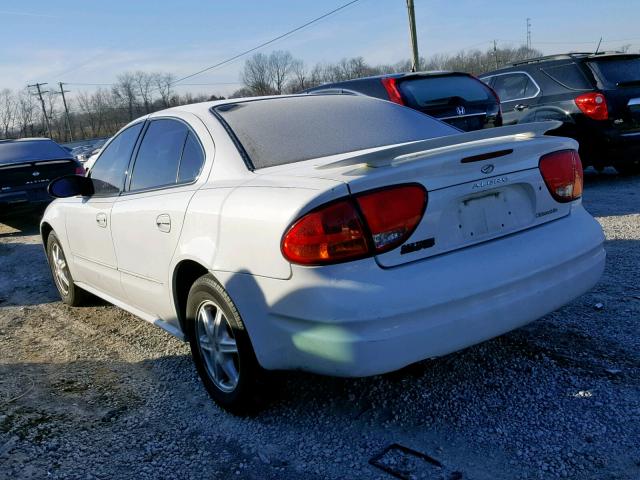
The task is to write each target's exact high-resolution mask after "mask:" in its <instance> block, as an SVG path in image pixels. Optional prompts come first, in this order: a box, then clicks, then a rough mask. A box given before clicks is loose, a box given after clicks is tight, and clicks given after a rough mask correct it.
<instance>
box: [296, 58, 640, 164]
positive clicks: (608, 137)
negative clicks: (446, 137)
mask: <svg viewBox="0 0 640 480" xmlns="http://www.w3.org/2000/svg"><path fill="white" fill-rule="evenodd" d="M479 79H480V80H482V81H483V82H485V84H486V86H484V88H483V86H481V85H482V84H480V82H479V81H478V79H476V78H475V77H473V76H471V75H468V74H463V73H457V72H426V73H424V72H422V73H406V74H391V75H379V76H375V77H367V78H360V79H355V80H348V81H343V82H335V83H329V84H325V85H321V86H318V87H315V88H312V89H309V90H307V92H308V93H339V94H360V95H369V96H372V97H377V98H382V99H385V100H390V101H392V102H396V103H399V104H401V105H406V106H408V107H411V108H414V109H416V110H419V111H421V112H423V113H427V114H429V115H431V116H433V117H435V118H438V119H440V120H443V121H445V122H447V123H449V124H451V125H453V126H455V127H457V128H460V129H461V130H464V131H471V130H477V129H480V128H487V127H495V126H500V125H502V124H504V125H512V124H516V123H528V122H536V121H544V120H558V121H560V122H562V125H561V126H560V127H559V128H558V129H557V130H556V131H555V132H553V134H555V135H559V136H566V137H570V138H574V139H575V140H578V142H580V155H581V157H582V159H583V161H584V164H585V166H589V165H593V166H594V167H595V168H596V169H599V170H601V169H603V168H604V167H606V166H609V165H612V166H614V167H615V168H616V170H618V171H619V172H620V173H625V174H632V173H639V172H640V55H638V54H625V53H618V52H614V53H571V54H563V55H552V56H546V57H540V58H534V59H529V60H525V61H522V62H517V63H515V64H513V65H510V66H507V67H504V68H501V69H498V70H495V71H491V72H486V73H483V74H481V75H480V76H479Z"/></svg>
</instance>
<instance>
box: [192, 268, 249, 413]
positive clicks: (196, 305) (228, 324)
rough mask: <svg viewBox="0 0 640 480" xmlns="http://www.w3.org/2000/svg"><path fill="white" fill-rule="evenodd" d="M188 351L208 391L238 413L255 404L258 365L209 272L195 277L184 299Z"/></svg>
mask: <svg viewBox="0 0 640 480" xmlns="http://www.w3.org/2000/svg"><path fill="white" fill-rule="evenodd" d="M187 321H188V322H189V324H188V330H189V332H188V333H189V343H190V346H191V354H192V356H193V360H194V362H195V364H196V368H197V370H198V374H199V375H200V378H201V379H202V382H203V383H204V385H205V387H206V389H207V391H208V392H209V395H210V396H211V398H213V400H215V401H216V402H217V403H218V404H219V405H220V406H222V407H223V408H225V409H227V410H229V411H231V412H233V413H238V414H244V413H250V411H251V410H252V409H254V408H255V407H257V406H258V403H259V402H258V387H259V384H260V380H261V377H262V369H261V368H260V366H259V365H258V362H257V360H256V356H255V353H254V351H253V347H252V345H251V341H250V340H249V335H248V334H247V331H246V329H245V328H244V324H243V323H242V320H241V318H240V314H239V313H238V310H237V309H236V307H235V305H234V304H233V302H232V301H231V298H230V297H229V295H227V293H226V292H225V291H224V289H223V288H222V286H221V285H220V284H219V283H218V282H217V281H216V280H215V279H214V278H213V276H211V275H204V276H202V277H200V278H199V279H198V280H196V281H195V283H194V284H193V286H192V287H191V290H190V291H189V297H188V300H187Z"/></svg>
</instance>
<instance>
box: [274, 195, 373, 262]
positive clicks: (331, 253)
mask: <svg viewBox="0 0 640 480" xmlns="http://www.w3.org/2000/svg"><path fill="white" fill-rule="evenodd" d="M282 253H283V254H284V256H285V258H287V259H288V260H290V261H291V262H293V263H301V264H303V265H320V264H326V263H337V262H341V261H344V260H352V259H355V258H359V257H364V256H366V255H368V253H369V247H368V245H367V241H366V238H365V232H364V227H363V224H362V219H361V218H360V215H359V214H358V212H357V210H356V207H355V205H354V204H353V202H352V201H351V200H350V199H346V200H341V201H339V202H335V203H331V204H329V205H326V206H323V207H321V208H318V209H316V210H314V211H312V212H310V213H308V214H306V215H305V216H304V217H302V218H301V219H299V220H298V221H297V222H295V223H294V224H293V225H292V226H291V228H290V229H289V231H288V232H287V234H286V235H285V236H284V238H283V239H282Z"/></svg>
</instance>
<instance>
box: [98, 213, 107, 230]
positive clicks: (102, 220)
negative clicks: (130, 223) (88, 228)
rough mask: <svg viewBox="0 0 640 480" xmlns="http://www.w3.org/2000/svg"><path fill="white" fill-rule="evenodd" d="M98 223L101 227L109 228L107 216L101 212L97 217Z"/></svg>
mask: <svg viewBox="0 0 640 480" xmlns="http://www.w3.org/2000/svg"><path fill="white" fill-rule="evenodd" d="M96 223H97V224H98V226H99V227H102V228H107V214H106V213H103V212H100V213H98V214H97V215H96Z"/></svg>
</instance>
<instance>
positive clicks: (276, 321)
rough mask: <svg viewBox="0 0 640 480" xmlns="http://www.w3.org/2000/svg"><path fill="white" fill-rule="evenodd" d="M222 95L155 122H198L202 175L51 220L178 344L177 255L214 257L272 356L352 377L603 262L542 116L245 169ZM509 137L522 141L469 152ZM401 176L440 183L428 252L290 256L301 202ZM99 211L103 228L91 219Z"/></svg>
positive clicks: (511, 317) (429, 214)
mask: <svg viewBox="0 0 640 480" xmlns="http://www.w3.org/2000/svg"><path fill="white" fill-rule="evenodd" d="M216 104H217V102H212V103H205V104H196V105H191V106H185V107H178V108H175V109H169V110H166V111H164V112H158V113H156V114H152V115H151V116H149V118H158V117H176V118H180V119H182V120H183V121H185V122H187V123H188V124H189V125H190V126H191V128H192V129H193V130H194V131H195V132H196V133H197V135H198V137H199V138H200V141H201V142H202V144H203V147H204V150H205V153H206V160H205V165H204V167H203V169H202V172H201V174H200V176H199V178H198V179H197V181H196V182H195V183H193V184H191V185H186V186H177V187H172V188H166V189H156V190H151V191H147V192H139V193H126V194H122V195H120V196H117V197H110V198H108V199H102V198H101V199H97V198H96V199H88V200H87V199H81V198H70V199H63V200H56V201H55V202H53V203H52V204H51V205H50V206H49V207H48V209H47V211H46V212H45V215H44V217H43V231H44V230H45V229H46V228H49V227H50V228H52V229H53V230H55V231H56V233H57V235H58V236H59V237H60V240H61V242H62V246H63V249H64V250H65V251H66V252H68V253H69V254H68V255H67V257H68V258H70V259H71V260H70V261H69V268H70V270H71V273H72V275H73V277H74V279H75V280H76V283H77V284H78V285H79V286H81V287H82V288H85V289H87V290H88V291H90V292H92V293H94V294H96V295H98V296H101V297H103V298H105V299H106V300H108V301H110V302H112V303H114V304H116V305H118V306H120V307H121V308H124V309H126V310H128V311H130V312H132V313H133V314H135V315H137V316H139V317H141V318H143V319H145V320H147V321H149V322H152V323H155V324H157V325H159V326H161V327H162V328H165V329H166V330H167V331H169V332H170V333H172V334H174V335H176V336H178V337H180V338H184V332H183V331H182V325H181V322H180V318H181V313H180V312H178V307H177V304H176V295H175V291H174V289H175V285H174V283H175V281H174V279H175V271H176V268H177V267H178V266H179V265H180V264H181V262H184V261H192V262H196V263H198V264H199V265H201V266H203V267H204V268H205V269H206V270H208V271H209V272H211V273H212V274H213V275H214V276H215V277H216V279H217V280H218V281H219V282H220V283H221V285H222V286H223V287H224V288H225V290H226V291H227V292H228V293H229V295H230V297H231V298H232V300H233V301H234V303H235V304H236V306H237V307H238V311H239V312H240V314H241V317H242V319H243V322H244V323H245V326H246V328H247V331H248V333H249V336H250V338H251V342H252V344H253V347H254V350H255V352H256V356H257V359H258V361H259V363H260V364H261V365H262V366H263V367H264V368H267V369H302V370H308V371H313V372H318V373H324V374H331V375H341V376H362V375H373V374H378V373H383V372H387V371H391V370H395V369H397V368H400V367H402V366H404V365H407V364H410V363H413V362H415V361H419V360H421V359H424V358H429V357H435V356H439V355H444V354H446V353H449V352H452V351H455V350H458V349H461V348H464V347H466V346H469V345H472V344H474V343H478V342H481V341H483V340H486V339H488V338H492V337H494V336H496V335H500V334H502V333H505V332H507V331H509V330H512V329H514V328H517V327H519V326H521V325H524V324H526V323H528V322H530V321H532V320H535V319H536V318H539V317H541V316H543V315H545V314H547V313H549V312H551V311H553V310H554V309H556V308H558V307H560V306H562V305H564V304H566V303H567V302H569V301H571V300H572V299H574V298H575V297H577V296H578V295H580V294H582V293H584V292H585V291H587V290H588V289H590V288H591V287H592V286H593V285H594V284H595V283H596V282H597V280H598V278H599V277H600V275H601V273H602V270H603V268H604V260H605V253H604V249H603V247H602V243H603V240H604V237H603V234H602V230H601V228H600V227H599V225H598V224H597V222H596V221H595V220H594V219H593V218H592V217H591V216H590V215H589V214H587V213H586V211H585V210H584V209H583V208H582V206H581V202H580V200H577V201H574V202H571V203H567V204H560V203H557V202H555V201H554V200H553V199H552V197H551V196H550V194H549V192H548V190H547V188H546V185H545V183H544V180H543V179H542V177H541V175H540V172H539V170H538V160H539V158H540V156H542V155H543V154H545V153H549V152H553V151H557V150H563V149H575V148H576V147H577V145H576V143H575V142H574V141H573V140H570V139H566V138H559V137H543V136H542V133H543V132H544V130H546V129H548V126H547V127H545V128H542V127H540V126H535V125H534V126H531V127H529V128H530V131H528V133H527V127H526V126H525V127H523V126H519V127H518V128H516V129H514V128H508V127H507V128H505V129H493V130H494V133H493V135H494V136H495V135H500V136H499V137H497V138H493V137H492V136H491V132H486V131H483V132H480V133H478V132H475V133H470V134H461V135H455V137H460V138H462V139H463V141H464V139H467V140H468V141H464V143H463V144H459V143H453V144H451V141H450V140H447V138H448V137H443V138H441V139H434V140H432V141H428V142H424V144H423V146H425V148H427V149H426V150H424V149H423V150H420V149H419V148H417V147H419V145H418V146H416V145H401V146H396V147H393V148H391V149H389V148H387V147H384V148H377V149H371V150H368V151H360V152H352V153H349V154H343V155H335V156H332V157H325V158H321V159H314V160H308V161H303V162H298V163H295V164H288V165H282V166H277V167H270V168H264V169H260V170H256V171H250V170H249V169H248V168H247V167H246V165H245V164H244V162H243V159H242V157H241V155H240V153H239V152H238V149H237V148H236V146H235V144H234V143H233V141H232V140H231V139H230V137H229V135H228V134H227V132H226V131H225V129H224V128H223V127H222V125H221V124H220V123H219V121H218V120H217V119H216V118H215V117H214V116H213V115H211V114H210V112H209V108H210V107H211V106H213V105H216ZM500 132H502V134H501V133H500ZM457 141H458V142H459V141H460V140H457ZM429 142H431V143H429ZM420 143H421V142H420ZM107 146H108V144H107V145H106V146H105V148H106V147H107ZM498 149H513V153H512V154H508V155H504V156H502V157H501V158H496V159H495V160H491V161H490V162H482V161H479V162H473V163H460V159H461V158H463V157H467V156H472V155H480V154H484V153H487V152H493V151H495V150H498ZM390 152H391V153H393V152H395V153H394V155H389V153H390ZM399 152H405V153H404V154H402V155H398V153H399ZM411 152H413V153H411ZM367 155H368V156H367ZM487 163H491V164H493V165H495V169H494V170H493V171H492V172H491V174H490V175H486V174H483V173H480V169H481V167H483V166H484V165H485V164H487ZM492 179H504V180H500V181H498V182H495V181H493V182H492V181H491V180H492ZM407 182H420V183H422V184H423V185H424V186H425V187H426V188H427V190H428V195H429V199H428V204H427V210H426V213H425V215H424V217H423V220H422V222H421V223H420V225H419V226H418V228H417V229H416V230H415V232H414V233H413V235H412V236H411V238H410V239H409V240H408V241H407V242H413V241H420V240H423V239H425V238H435V244H434V246H433V248H429V249H421V250H418V251H415V252H411V253H408V254H406V255H401V253H400V249H399V248H397V249H395V250H392V251H390V252H387V253H384V254H382V255H378V256H377V257H372V258H366V259H363V260H358V261H352V262H347V263H342V264H338V265H330V266H322V267H303V266H300V265H292V264H291V263H290V262H288V261H287V260H286V259H285V258H284V256H283V255H282V253H281V251H280V244H281V240H282V236H283V234H284V233H285V231H286V230H287V228H288V227H289V226H290V225H291V223H292V222H293V221H295V220H296V219H297V218H299V217H300V216H301V215H303V214H304V213H306V212H308V211H310V210H311V209H313V208H315V207H316V206H319V205H321V204H324V203H326V202H329V201H332V200H334V199H337V198H341V197H345V196H347V195H349V194H350V193H355V192H361V191H365V190H369V189H374V188H377V187H383V186H387V185H393V184H398V183H407ZM500 202H504V203H506V204H508V208H507V207H504V208H503V206H501V204H500ZM465 208H467V210H465ZM100 212H105V213H107V217H108V222H107V226H106V227H102V226H99V225H97V224H96V214H97V213H100ZM509 212H511V213H509ZM160 216H168V217H169V218H170V221H171V226H170V230H169V231H162V230H161V229H160V228H159V227H158V225H157V224H156V221H157V220H158V218H159V217H160ZM577 231H579V232H580V235H575V232H577ZM471 233H473V235H471ZM111 237H112V238H113V241H112V240H111Z"/></svg>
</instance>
